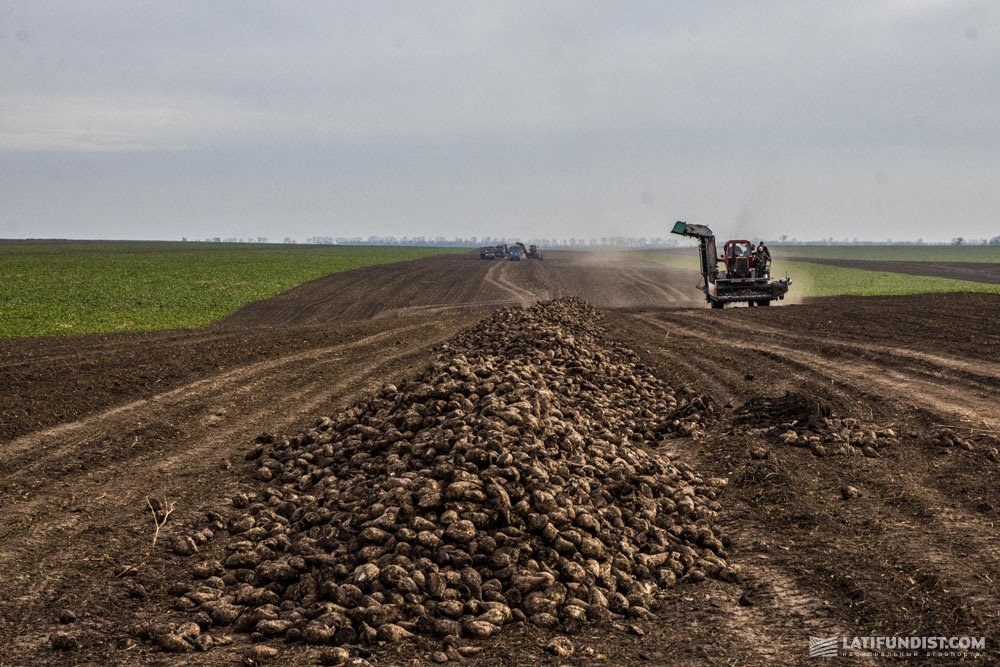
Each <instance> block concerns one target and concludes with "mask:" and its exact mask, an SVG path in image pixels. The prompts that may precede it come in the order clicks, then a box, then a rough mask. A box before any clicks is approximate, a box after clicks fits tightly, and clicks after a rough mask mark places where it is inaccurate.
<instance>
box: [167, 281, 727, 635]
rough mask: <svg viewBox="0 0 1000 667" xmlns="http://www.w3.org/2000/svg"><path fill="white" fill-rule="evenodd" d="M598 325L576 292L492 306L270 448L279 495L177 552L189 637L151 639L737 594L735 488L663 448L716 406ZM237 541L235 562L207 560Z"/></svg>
mask: <svg viewBox="0 0 1000 667" xmlns="http://www.w3.org/2000/svg"><path fill="white" fill-rule="evenodd" d="M601 320H602V318H601V315H600V313H599V312H598V311H596V310H595V309H594V308H593V307H591V306H590V305H588V304H587V303H586V302H584V301H581V300H579V299H575V298H568V299H560V300H558V301H550V302H544V303H539V304H536V305H535V306H533V307H530V308H520V307H512V308H504V309H501V310H498V311H496V312H495V313H494V314H493V315H492V316H490V317H488V318H486V319H484V320H483V321H481V322H480V323H479V324H478V325H476V326H474V327H473V328H471V329H469V330H467V331H465V332H463V333H461V334H460V335H458V336H457V337H456V338H455V339H453V340H451V341H450V342H449V343H447V344H445V345H443V346H442V347H441V348H440V350H439V354H438V357H437V360H436V361H435V362H434V363H432V364H431V365H430V366H429V367H428V368H426V369H425V370H424V371H423V372H422V373H421V374H420V375H419V376H417V377H415V378H414V379H412V380H408V381H406V382H403V383H402V384H400V385H399V386H392V385H386V386H384V387H383V388H382V389H381V390H380V391H378V392H376V393H375V395H373V396H369V397H366V398H365V399H363V400H362V401H361V402H359V403H358V404H356V405H355V406H354V407H352V408H350V409H348V410H346V411H345V412H344V413H342V414H340V415H337V416H334V417H331V418H322V419H320V420H319V421H318V422H317V423H316V425H315V427H314V428H312V429H310V430H309V431H308V432H305V433H302V434H300V435H297V436H295V437H291V438H285V439H282V440H280V441H273V442H265V443H261V444H257V445H256V447H255V449H254V450H253V451H252V452H251V453H250V454H249V455H248V458H249V459H250V460H253V461H255V463H256V464H257V465H258V466H259V468H258V470H257V475H258V477H259V479H260V480H261V481H262V482H263V483H266V485H264V486H262V488H261V489H260V490H259V491H258V492H256V493H253V494H240V495H238V496H236V497H234V498H233V499H232V503H233V506H234V510H233V512H232V513H231V515H230V516H227V517H222V516H218V515H210V519H211V520H212V523H211V524H210V526H209V528H208V529H202V530H201V531H198V532H195V533H193V534H191V535H188V534H185V535H182V536H176V537H175V538H174V540H173V544H172V546H173V548H174V550H175V551H176V552H178V553H181V554H186V555H190V556H191V558H192V560H194V563H193V567H192V570H193V572H194V577H193V579H192V580H191V581H190V582H179V583H178V584H176V585H175V586H174V587H173V588H172V589H171V592H172V593H173V594H175V595H177V597H178V599H177V606H178V608H180V609H183V610H188V611H190V612H191V613H192V614H194V615H195V617H194V618H195V620H196V621H197V624H195V623H186V624H183V625H184V626H187V629H186V630H183V629H178V628H176V627H175V628H174V629H173V630H172V631H170V632H166V633H162V632H161V633H159V635H155V633H154V634H153V635H152V636H151V638H152V639H154V640H158V641H159V643H160V645H161V646H163V648H164V649H167V650H178V651H182V650H189V649H190V648H191V647H198V648H201V649H206V648H208V647H210V646H211V644H212V639H211V637H212V633H213V632H215V633H220V634H224V633H227V632H229V633H250V634H251V638H252V639H254V640H256V641H258V642H267V641H269V640H274V639H282V640H283V641H302V642H306V643H308V644H313V645H330V646H345V645H348V646H349V645H364V644H371V643H376V642H397V641H404V640H407V639H410V638H412V637H414V636H415V635H423V636H429V637H436V638H439V639H440V641H442V642H443V644H445V645H455V644H461V643H463V642H465V641H467V640H470V639H482V638H486V637H490V636H491V635H494V634H496V633H497V632H499V631H500V630H501V628H503V627H504V625H506V624H508V623H512V622H521V623H531V624H535V625H537V626H542V627H545V628H557V629H563V630H568V629H571V628H572V627H574V626H577V627H578V626H579V624H581V623H583V622H585V621H589V620H599V619H603V618H608V617H625V618H642V617H646V616H649V615H650V614H651V611H650V608H651V605H653V604H654V602H655V600H656V598H657V596H658V594H662V592H663V591H664V589H667V588H670V587H672V586H674V585H676V584H678V583H682V582H697V581H701V580H703V579H704V578H705V577H706V576H711V577H717V578H720V579H723V580H727V581H735V580H737V579H739V570H738V567H737V566H730V565H729V564H728V563H727V562H726V553H725V549H724V545H723V541H722V540H721V539H720V537H719V535H717V533H716V532H715V531H714V530H713V527H712V522H713V519H714V518H715V516H716V513H717V512H718V511H719V510H720V505H719V503H718V501H717V500H716V497H717V494H719V493H720V489H721V488H722V487H723V486H725V480H721V479H703V478H702V477H700V476H699V475H698V474H697V473H696V472H695V471H694V470H692V469H691V468H690V467H689V466H686V465H684V464H682V463H677V462H672V461H671V460H670V458H669V457H668V456H667V454H666V452H665V451H663V449H664V447H663V445H664V442H665V441H666V440H668V439H670V438H674V437H678V436H689V435H691V434H692V433H694V434H698V433H699V432H700V431H699V429H700V428H701V427H703V426H704V423H705V420H706V419H708V418H709V417H710V415H711V413H712V405H711V401H710V400H708V399H706V398H704V397H701V396H698V395H695V394H693V393H692V392H690V391H688V390H684V389H681V390H674V389H672V388H670V387H669V386H667V385H666V384H664V383H663V382H661V381H660V380H658V379H657V378H656V377H654V376H653V375H652V374H651V373H650V372H649V371H648V370H647V369H646V368H644V367H643V365H642V364H641V363H640V362H639V359H638V357H637V355H636V354H635V353H634V352H632V351H630V350H628V349H625V348H623V347H622V346H619V345H617V344H614V343H611V342H609V341H608V340H606V337H605V335H604V330H603V328H602V324H601ZM225 531H228V533H230V534H231V536H232V537H230V538H229V542H228V544H227V545H226V547H225V548H226V551H225V554H224V556H222V557H220V559H217V560H212V559H209V558H205V557H204V556H202V555H201V553H200V551H201V550H199V547H198V545H199V543H201V544H204V543H205V541H206V537H207V536H211V535H212V534H213V533H219V532H225ZM202 550H204V549H202ZM206 551H207V550H206Z"/></svg>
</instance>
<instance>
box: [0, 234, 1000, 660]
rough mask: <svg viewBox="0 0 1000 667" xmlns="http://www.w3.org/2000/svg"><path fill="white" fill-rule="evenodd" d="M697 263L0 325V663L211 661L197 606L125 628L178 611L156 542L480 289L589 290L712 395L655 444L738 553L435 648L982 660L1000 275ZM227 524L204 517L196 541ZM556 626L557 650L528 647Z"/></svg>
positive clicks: (992, 553) (584, 269) (463, 273)
mask: <svg viewBox="0 0 1000 667" xmlns="http://www.w3.org/2000/svg"><path fill="white" fill-rule="evenodd" d="M697 281H698V276H697V274H696V273H695V272H694V271H682V270H676V269H670V268H667V267H664V266H661V265H657V264H652V263H644V262H641V261H638V260H635V259H633V258H630V257H628V256H626V255H620V256H618V255H608V254H603V255H586V254H582V253H581V254H577V253H557V252H552V253H546V259H545V261H544V262H536V261H529V262H520V263H517V262H501V261H493V262H490V261H481V260H479V259H478V258H477V257H474V256H473V255H471V254H470V256H468V257H462V256H454V257H450V256H444V257H435V258H429V259H422V260H417V261H414V262H409V263H406V264H400V265H387V266H380V267H374V268H370V269H364V270H359V271H352V272H348V273H343V274H336V275H333V276H329V277H326V278H321V279H319V280H316V281H313V282H311V283H308V284H305V285H302V286H300V287H298V288H296V289H293V290H291V291H289V292H286V293H284V294H282V295H279V296H277V297H275V298H273V299H270V300H268V301H264V302H259V303H256V304H251V305H250V306H247V307H246V308H244V309H243V310H241V311H239V312H237V313H236V314H234V315H233V316H231V317H229V318H227V319H226V320H224V321H222V322H219V323H217V324H215V325H212V326H210V327H206V328H203V329H198V330H191V331H172V332H160V333H151V334H129V335H111V336H82V337H72V338H45V339H21V340H10V341H0V387H2V393H0V415H2V420H0V442H2V445H0V572H2V575H0V581H2V582H3V590H2V592H0V665H3V666H5V667H6V666H7V665H33V664H95V665H115V664H122V665H124V664H136V665H138V664H163V665H174V664H206V665H231V664H239V662H240V660H241V658H242V656H244V655H245V654H246V652H247V650H248V648H249V647H250V646H252V644H251V639H250V638H249V637H248V636H247V635H245V634H240V633H238V632H227V631H226V628H221V629H220V628H215V629H213V630H212V632H213V633H215V634H216V636H217V637H225V636H229V637H230V638H231V639H232V643H225V642H217V645H216V646H215V647H214V648H211V650H209V651H207V652H204V653H202V652H197V651H194V650H192V651H190V652H186V653H182V654H172V653H166V652H164V651H163V650H161V648H160V647H159V646H158V645H157V644H156V642H154V641H150V640H145V639H142V638H140V636H139V635H140V634H141V633H140V632H139V631H138V630H137V628H139V627H141V626H143V624H148V623H149V622H157V623H165V624H166V623H183V622H185V621H188V620H190V618H191V616H190V613H189V612H182V611H180V610H178V609H176V608H175V607H176V602H177V599H178V598H177V596H176V592H174V593H171V592H170V589H171V588H172V587H173V586H174V584H175V583H177V582H183V581H190V579H191V569H192V563H193V562H195V560H193V559H197V558H198V556H195V557H190V556H188V557H185V556H181V555H178V554H176V553H173V552H172V551H171V550H169V549H167V548H166V547H167V545H168V544H170V539H171V538H172V537H173V536H175V535H179V534H182V533H190V532H191V531H192V530H195V529H197V528H198V527H199V526H200V525H201V524H202V523H203V522H204V521H205V515H206V513H207V512H218V513H220V514H222V515H225V514H226V513H227V512H229V511H231V510H232V505H231V502H230V499H231V498H233V497H234V496H236V495H237V494H240V493H248V494H253V493H255V492H258V491H259V490H260V489H261V487H262V482H261V481H259V480H258V479H257V477H256V473H257V464H256V463H254V462H253V461H248V460H247V458H246V454H247V453H248V452H250V451H251V450H253V449H254V447H255V440H257V439H261V440H273V439H280V437H281V435H282V434H288V435H292V434H297V433H301V432H303V431H305V430H306V429H308V428H309V427H311V426H313V425H314V424H315V423H316V422H317V419H318V418H320V417H323V416H328V415H336V414H338V413H339V412H341V411H342V410H344V409H345V408H347V407H348V406H350V405H352V404H353V403H354V402H355V401H356V400H357V399H358V398H359V397H360V396H361V395H363V394H366V393H370V392H372V391H375V390H376V389H378V388H379V387H380V386H382V385H384V384H386V383H399V382H401V381H402V380H404V379H405V378H408V377H412V376H414V375H415V374H416V373H418V372H419V371H421V370H423V369H424V368H425V367H426V366H427V364H428V363H429V362H430V361H431V360H432V359H434V358H436V355H438V354H441V353H442V350H443V351H444V352H443V353H446V352H447V348H442V345H443V344H444V343H446V341H448V340H449V339H450V338H452V337H453V336H455V335H456V334H458V333H459V332H460V331H463V330H464V329H467V328H468V327H470V326H472V325H474V324H475V323H476V322H478V321H479V320H480V319H482V318H483V317H484V316H485V315H486V314H488V313H490V312H492V311H493V310H495V309H496V308H498V307H501V306H508V305H516V306H523V305H529V304H531V303H533V302H536V301H539V300H549V299H556V298H560V297H564V296H579V297H582V298H584V299H586V300H587V301H588V302H590V303H591V304H593V305H594V306H596V307H597V308H599V309H601V310H602V311H603V322H602V326H603V330H604V336H605V337H606V338H607V340H608V341H612V342H614V343H616V344H621V345H624V346H626V347H628V348H631V349H632V350H634V351H635V352H637V353H638V354H639V356H640V358H641V359H642V360H643V361H644V362H645V364H646V365H647V366H648V367H649V368H650V369H652V370H653V372H654V373H655V374H656V375H657V376H658V377H659V378H660V379H661V380H663V381H664V382H665V383H666V384H667V385H669V386H670V387H673V388H674V389H676V390H678V391H680V390H682V388H686V390H687V391H689V392H692V393H694V394H698V395H701V396H704V397H706V398H705V400H706V401H709V402H710V403H711V404H712V405H713V406H714V410H713V411H712V414H711V416H706V421H705V427H704V429H703V430H701V429H699V430H697V431H695V432H694V433H693V434H692V437H670V438H668V439H666V440H664V441H663V442H662V443H661V444H660V445H659V446H660V447H662V448H663V450H664V451H666V452H667V453H669V455H670V457H671V458H672V459H673V460H675V461H679V462H683V463H686V464H688V465H690V466H691V467H692V468H694V469H695V470H697V471H698V472H699V473H700V474H701V475H702V476H704V477H706V478H709V477H712V478H725V479H728V486H727V487H726V488H725V489H724V490H723V491H722V493H721V494H720V495H719V496H718V502H719V503H720V504H721V507H722V510H721V512H720V513H719V516H718V518H717V520H716V522H715V525H716V527H717V529H718V530H719V531H720V532H721V534H723V535H724V536H725V540H724V542H725V543H726V550H727V559H728V562H729V563H730V564H731V565H733V564H735V565H739V567H740V568H741V569H742V572H743V577H742V579H741V580H740V581H737V582H731V581H730V582H726V581H723V580H721V579H718V578H713V577H709V578H708V579H706V580H704V581H700V582H693V581H682V582H680V583H678V584H677V585H676V586H673V587H671V588H667V589H664V590H662V591H660V592H659V593H658V595H657V598H656V599H657V603H656V605H655V606H654V607H653V612H654V615H653V616H652V617H651V618H641V617H640V618H628V619H625V618H612V619H611V620H594V621H592V622H585V623H582V624H579V626H577V627H574V628H572V629H568V628H559V629H542V628H538V627H535V626H534V625H532V624H524V625H520V624H516V623H513V624H508V625H507V626H505V627H504V629H503V631H502V632H501V633H500V634H498V635H495V636H493V637H491V638H490V639H487V640H479V641H474V640H464V639H463V640H462V642H463V643H465V644H467V645H468V646H469V647H471V650H466V651H465V652H464V654H465V657H461V656H460V655H459V654H458V653H457V652H456V651H455V650H454V649H455V648H456V647H455V646H451V647H450V649H451V650H450V652H447V651H445V652H444V653H443V654H438V655H446V656H448V657H449V662H462V663H464V664H470V665H495V664H524V665H528V664H539V663H542V664H580V665H591V664H592V665H604V664H633V665H635V664H690V665H699V664H706V663H716V664H739V665H744V664H757V665H769V664H788V665H797V664H803V663H805V662H808V661H809V658H808V652H809V638H810V636H813V637H848V638H852V637H862V636H864V637H868V636H885V637H902V636H935V637H952V636H971V637H985V639H986V650H985V655H984V656H979V657H975V656H973V657H971V658H969V660H970V661H971V662H973V663H974V664H991V663H992V662H995V661H996V660H997V659H998V658H1000V653H998V649H1000V630H998V629H997V628H998V624H997V621H998V615H1000V585H998V582H1000V533H998V528H997V522H998V520H1000V488H998V486H997V484H996V480H997V476H998V473H1000V464H998V463H997V459H998V455H997V450H996V448H997V446H998V437H1000V403H998V401H997V400H996V389H997V387H998V386H1000V362H998V361H997V360H998V359H1000V331H998V329H997V327H996V322H997V321H998V318H1000V298H998V297H996V296H990V295H934V296H926V297H923V296H916V297H898V298H869V299H863V298H831V299H823V300H817V301H813V302H810V303H806V304H801V305H789V306H783V307H775V308H768V309H764V308H755V309H747V308H734V309H726V310H723V311H713V310H710V309H708V308H706V307H705V304H704V303H703V301H702V299H701V298H700V297H701V294H700V293H699V292H697V291H696V290H695V289H694V286H695V284H696V283H697ZM793 290H794V286H793ZM262 434H268V436H267V437H265V438H259V436H261V435H262ZM151 505H152V507H153V508H156V507H159V508H160V512H159V515H157V514H156V513H155V512H153V511H151ZM165 508H172V511H171V512H170V513H169V516H167V517H166V520H165V521H162V518H163V514H164V511H163V510H164V509H165ZM154 516H159V517H160V518H161V523H162V527H161V528H159V531H158V532H157V523H156V522H154ZM154 537H155V540H156V543H155V545H154ZM236 539H238V538H236V537H231V536H229V535H227V534H225V531H222V534H218V535H216V537H215V538H214V539H212V540H211V541H210V542H208V543H207V544H204V545H202V547H201V550H202V555H204V554H208V553H213V552H219V553H225V550H226V548H227V544H229V543H231V542H233V541H235V540H236ZM556 635H566V636H567V637H568V638H569V640H570V641H571V643H572V645H573V646H574V647H575V652H574V653H573V655H572V656H569V657H561V658H558V657H555V656H552V655H550V654H549V653H547V652H546V651H545V646H546V644H547V643H548V642H549V640H550V639H552V637H554V636H556ZM265 643H266V644H267V645H270V646H274V647H275V648H277V649H278V655H277V656H276V657H274V658H272V659H271V660H270V663H269V664H278V665H292V664H320V660H321V656H322V652H321V649H319V648H317V647H314V646H307V645H305V644H303V643H302V642H290V643H286V642H284V641H275V640H269V641H266V642H265ZM54 645H55V646H54ZM442 648H443V647H442V646H441V644H440V642H436V641H435V640H433V639H426V638H419V639H418V640H416V641H403V642H390V643H384V644H381V645H380V644H378V643H375V644H366V645H364V646H359V647H354V648H352V651H353V652H354V655H355V656H358V657H362V658H366V659H367V660H368V661H370V662H371V663H373V664H425V663H429V662H430V660H431V658H432V656H434V655H435V652H437V651H440V650H442ZM954 660H955V657H954V656H944V657H942V656H940V655H936V654H931V655H928V654H927V652H926V651H918V652H917V654H916V655H912V656H907V657H904V658H883V657H872V656H860V657H850V658H844V659H843V660H842V662H846V663H848V664H852V663H853V662H857V663H858V664H872V663H881V662H891V663H892V664H950V663H951V662H953V661H954Z"/></svg>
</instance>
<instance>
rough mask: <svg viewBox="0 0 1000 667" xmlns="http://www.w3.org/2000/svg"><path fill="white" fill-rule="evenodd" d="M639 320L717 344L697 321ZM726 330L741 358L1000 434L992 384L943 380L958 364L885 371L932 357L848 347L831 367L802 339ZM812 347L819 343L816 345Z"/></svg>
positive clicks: (643, 317) (752, 329)
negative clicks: (787, 367) (783, 366)
mask: <svg viewBox="0 0 1000 667" xmlns="http://www.w3.org/2000/svg"><path fill="white" fill-rule="evenodd" d="M638 317H639V319H641V320H643V321H645V322H647V323H649V324H651V325H652V326H654V327H656V328H658V329H661V330H663V331H665V332H668V333H670V334H673V335H678V336H682V335H685V334H687V335H690V334H691V328H692V325H693V326H694V327H696V328H697V329H698V330H699V332H700V334H701V335H702V336H704V337H709V338H708V339H713V338H714V339H717V338H718V335H717V331H716V330H714V329H713V328H712V327H711V326H709V324H710V323H705V322H699V321H697V320H696V319H694V318H691V319H690V320H689V321H688V325H687V326H685V325H682V324H677V323H673V322H667V321H665V320H663V319H659V318H656V317H652V316H648V315H640V316H638ZM726 325H727V326H729V328H730V329H741V330H742V331H743V332H745V334H746V335H745V337H743V338H740V337H737V336H731V337H730V339H729V340H728V341H727V342H726V346H727V347H728V348H730V349H733V350H735V351H738V353H739V354H745V353H746V352H755V353H761V354H764V355H767V356H768V357H770V358H771V359H775V360H780V361H782V362H784V363H788V364H794V365H795V366H796V367H797V368H798V369H802V370H808V371H809V374H810V375H814V376H817V375H818V376H821V377H822V378H824V379H825V380H826V381H827V382H828V383H834V382H836V383H839V384H842V385H848V386H852V387H854V388H856V389H857V390H859V391H861V392H863V393H864V394H865V395H874V396H877V397H886V396H890V397H894V399H895V400H898V401H903V402H906V403H909V404H910V405H913V406H915V407H921V408H925V409H928V410H930V411H932V412H936V413H942V414H946V415H961V416H962V417H963V418H964V419H965V420H968V421H970V422H976V423H978V422H981V423H983V424H986V425H987V427H988V428H989V429H990V430H994V431H1000V405H998V403H997V401H996V398H995V396H992V395H987V396H983V395H981V393H980V392H982V391H985V390H987V389H988V388H989V387H992V386H995V385H994V384H993V383H992V382H989V381H984V382H982V383H978V382H977V383H976V385H977V386H974V387H970V386H969V381H968V380H967V379H966V380H965V381H963V380H962V378H954V379H952V380H951V381H948V382H947V383H945V380H948V378H946V377H945V373H944V371H945V370H946V369H948V368H954V367H956V366H958V365H959V364H960V362H958V361H955V360H952V361H951V362H949V364H947V365H945V364H942V365H940V366H938V370H937V371H931V372H928V371H925V370H922V369H920V368H914V367H912V366H906V365H896V364H894V365H893V366H892V367H890V366H888V365H883V364H882V361H883V360H884V359H886V358H891V359H892V360H898V361H901V362H904V364H905V362H907V361H909V362H911V363H912V361H913V360H914V359H919V360H920V361H921V362H930V361H931V360H932V358H933V356H932V355H926V354H920V353H916V354H910V353H908V352H907V351H905V350H900V349H899V348H893V350H892V351H891V353H889V354H886V355H885V356H881V357H880V355H878V354H876V355H874V358H870V357H869V358H863V357H862V356H861V355H859V354H858V351H859V350H861V349H863V348H859V347H858V346H857V345H856V344H853V345H851V344H846V343H836V344H835V346H836V349H837V350H838V351H840V352H842V353H848V354H854V355H855V356H856V358H855V359H854V360H845V359H843V358H842V357H841V356H840V355H838V356H836V357H835V358H834V359H835V360H833V361H831V360H830V358H829V357H828V356H827V354H829V353H828V352H811V351H807V350H806V349H802V348H801V347H798V346H797V345H796V343H799V344H801V343H802V342H805V341H806V340H807V338H806V337H804V336H797V335H796V334H786V333H784V332H782V333H780V334H776V333H772V337H780V338H781V341H780V342H778V343H768V342H764V341H763V337H762V336H760V334H759V331H757V330H756V328H755V327H752V326H750V325H746V324H741V323H730V322H726ZM730 325H731V326H730ZM812 342H817V341H816V340H815V339H813V341H812ZM818 342H821V344H822V345H823V346H826V347H828V346H829V345H830V343H829V342H828V340H827V339H823V340H821V341H818ZM994 366H995V365H994ZM986 372H989V371H988V370H987V371H986Z"/></svg>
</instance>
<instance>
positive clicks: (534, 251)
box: [528, 243, 542, 261]
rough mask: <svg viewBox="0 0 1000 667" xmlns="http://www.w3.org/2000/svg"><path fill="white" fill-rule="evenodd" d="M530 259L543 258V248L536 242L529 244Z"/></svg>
mask: <svg viewBox="0 0 1000 667" xmlns="http://www.w3.org/2000/svg"><path fill="white" fill-rule="evenodd" d="M528 259H537V260H539V261H541V259H542V249H541V248H539V247H538V246H536V245H535V244H534V243H532V244H531V245H529V246H528Z"/></svg>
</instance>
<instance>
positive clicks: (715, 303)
mask: <svg viewBox="0 0 1000 667" xmlns="http://www.w3.org/2000/svg"><path fill="white" fill-rule="evenodd" d="M724 305H726V304H724V303H722V302H721V301H713V302H712V308H713V309H715V310H722V307H723V306H724Z"/></svg>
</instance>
